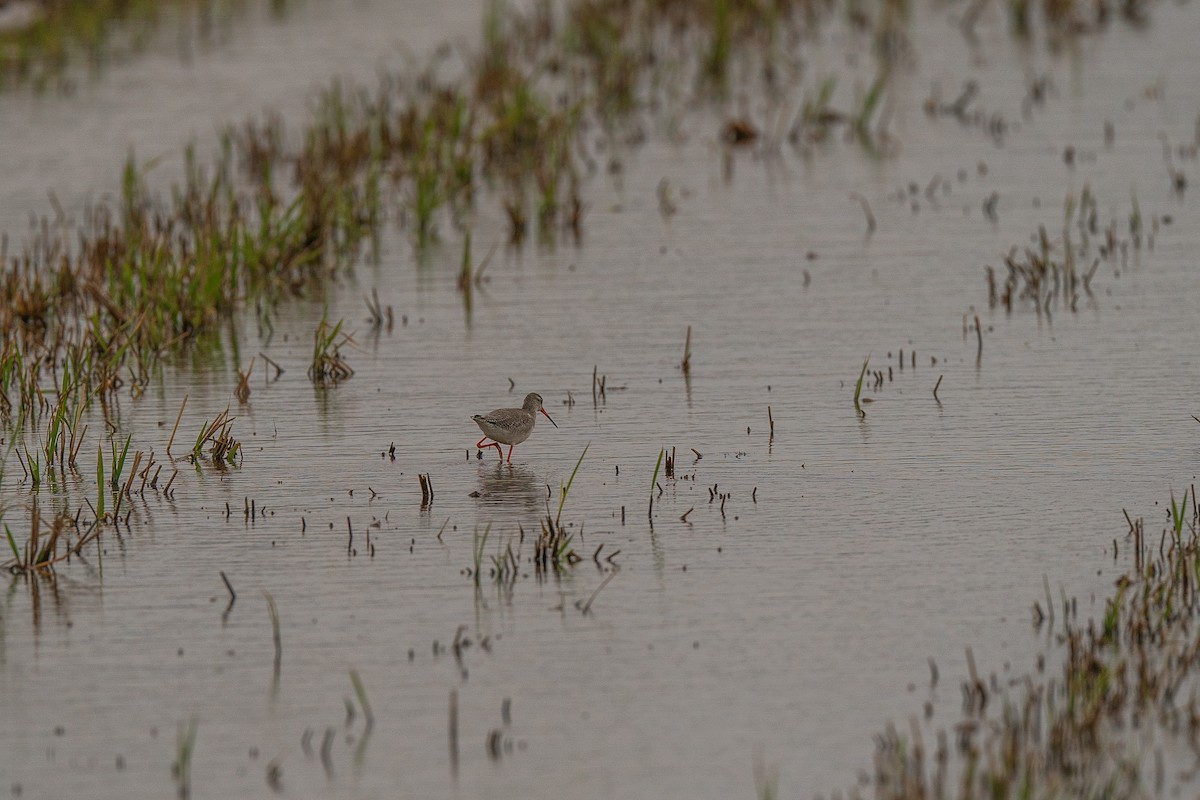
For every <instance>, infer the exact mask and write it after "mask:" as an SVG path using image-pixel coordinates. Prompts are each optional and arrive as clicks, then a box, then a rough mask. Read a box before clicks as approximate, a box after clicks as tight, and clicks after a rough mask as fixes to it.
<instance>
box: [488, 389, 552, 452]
mask: <svg viewBox="0 0 1200 800" xmlns="http://www.w3.org/2000/svg"><path fill="white" fill-rule="evenodd" d="M539 412H541V413H542V414H544V415H545V417H546V419H549V420H550V424H551V425H553V426H554V427H556V428H557V427H558V423H557V422H555V421H554V420H553V419H551V418H550V415H549V414H547V413H546V409H544V408H542V396H541V395H540V394H538V393H537V392H530V393H529V394H527V395H525V402H524V404H522V406H521V407H520V408H497V409H496V410H495V411H489V412H488V413H486V414H476V415H475V416H474V417H472V418H471V419H473V420H475V424H476V425H478V426H479V430H481V431H483V432H484V433H485V434H486V435H485V436H484V437H483V438H482V439H480V440H479V441H478V442H476V443H475V446H476V447H480V448H488V447H494V448H496V452H497V453H498V454H499V455H500V457H501V458H504V451H503V450H501V449H500V445H502V444H506V445H508V458H507V459H505V460H506V461H508V463H510V464H511V463H512V451H513V446H514V445H518V444H520V443H521V442H523V441H525V440H526V439H528V438H529V434H531V433H533V423H534V422H536V421H537V415H538V413H539ZM488 439H491V440H492V441H490V442H488V441H487V440H488ZM484 442H487V444H484Z"/></svg>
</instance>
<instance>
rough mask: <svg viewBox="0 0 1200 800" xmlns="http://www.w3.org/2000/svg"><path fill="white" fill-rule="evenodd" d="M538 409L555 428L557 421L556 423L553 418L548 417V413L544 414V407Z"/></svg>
mask: <svg viewBox="0 0 1200 800" xmlns="http://www.w3.org/2000/svg"><path fill="white" fill-rule="evenodd" d="M538 411H541V412H542V413H543V414H545V415H546V419H548V420H550V424H551V425H553V426H554V427H556V428H557V427H558V423H557V422H555V421H554V420H553V419H552V418H551V417H550V415H549V414H546V409H544V408H539V409H538Z"/></svg>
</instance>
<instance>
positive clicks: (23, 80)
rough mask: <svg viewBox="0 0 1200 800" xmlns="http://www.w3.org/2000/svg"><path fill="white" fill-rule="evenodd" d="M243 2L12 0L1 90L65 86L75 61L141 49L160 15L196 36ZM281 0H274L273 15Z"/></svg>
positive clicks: (91, 63) (2, 8) (6, 10)
mask: <svg viewBox="0 0 1200 800" xmlns="http://www.w3.org/2000/svg"><path fill="white" fill-rule="evenodd" d="M245 4H246V3H245V0H219V1H218V2H216V3H212V2H208V1H207V0H167V2H163V0H14V1H13V2H10V3H6V4H0V89H12V88H15V87H18V86H25V85H29V86H32V87H33V88H34V89H35V90H38V91H44V90H47V89H51V88H58V89H66V88H69V87H70V86H71V84H72V81H73V78H72V76H73V75H74V74H75V72H77V71H78V70H77V69H76V68H77V66H78V65H79V64H86V65H87V67H88V68H89V69H90V70H91V71H92V72H95V71H98V70H99V69H100V68H101V67H102V66H103V65H104V64H105V63H107V62H108V61H110V60H112V59H113V58H117V57H120V56H121V54H123V53H135V52H138V51H140V50H142V49H143V48H144V47H145V46H146V44H147V43H148V42H149V40H150V39H151V38H152V36H153V35H154V33H155V31H156V30H157V29H158V27H159V26H160V25H161V24H162V23H163V21H164V19H166V18H168V17H170V16H171V15H179V17H180V19H181V22H182V23H184V24H187V25H188V26H189V27H190V26H191V25H193V24H194V25H195V29H196V34H197V35H198V36H201V37H202V36H205V35H207V34H208V33H209V32H210V30H211V29H212V28H213V27H214V24H215V22H216V19H217V18H219V17H223V16H229V14H230V13H231V12H232V11H234V10H236V9H238V8H240V7H241V6H244V5H245ZM285 6H286V0H282V1H281V0H274V2H273V5H272V7H273V9H275V11H276V13H279V12H281V11H283V10H284V8H285Z"/></svg>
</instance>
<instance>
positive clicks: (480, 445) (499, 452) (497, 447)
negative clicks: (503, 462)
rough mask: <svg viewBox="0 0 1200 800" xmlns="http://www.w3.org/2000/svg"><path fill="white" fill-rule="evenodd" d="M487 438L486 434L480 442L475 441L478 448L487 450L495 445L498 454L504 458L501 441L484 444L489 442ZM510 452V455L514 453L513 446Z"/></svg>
mask: <svg viewBox="0 0 1200 800" xmlns="http://www.w3.org/2000/svg"><path fill="white" fill-rule="evenodd" d="M487 439H488V437H486V436H485V437H483V438H482V439H480V440H479V441H478V442H476V443H475V447H476V449H482V450H486V449H487V448H489V447H494V448H496V455H498V456H500V458H504V451H503V450H502V449H500V443H499V442H488V443H487V444H484V442H487ZM508 454H509V456H511V455H512V448H511V447H510V448H509V450H508Z"/></svg>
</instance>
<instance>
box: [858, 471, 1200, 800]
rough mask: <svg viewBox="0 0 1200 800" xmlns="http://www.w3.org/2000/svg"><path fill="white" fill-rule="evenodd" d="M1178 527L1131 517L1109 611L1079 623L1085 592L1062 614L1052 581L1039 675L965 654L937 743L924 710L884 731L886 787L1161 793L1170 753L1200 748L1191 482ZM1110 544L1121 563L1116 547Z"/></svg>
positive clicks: (1177, 508)
mask: <svg viewBox="0 0 1200 800" xmlns="http://www.w3.org/2000/svg"><path fill="white" fill-rule="evenodd" d="M1126 518H1127V519H1129V517H1128V515H1126ZM1168 523H1169V524H1168V526H1167V527H1165V528H1164V529H1163V530H1162V531H1161V533H1160V535H1158V536H1154V535H1150V534H1148V533H1147V531H1146V527H1145V523H1144V521H1143V520H1142V519H1141V518H1137V519H1129V531H1128V533H1127V534H1126V536H1125V544H1124V546H1123V547H1121V548H1120V549H1121V550H1122V551H1123V552H1124V553H1125V557H1126V560H1127V561H1128V562H1129V563H1128V564H1127V567H1126V569H1125V571H1124V572H1123V573H1122V574H1121V575H1120V576H1119V577H1118V578H1117V579H1116V581H1115V584H1114V585H1115V587H1116V588H1115V593H1114V594H1113V595H1112V596H1111V597H1108V598H1106V599H1104V601H1103V602H1104V613H1103V616H1102V618H1100V619H1094V618H1089V619H1088V620H1087V622H1086V623H1082V622H1081V621H1080V619H1079V616H1078V613H1077V607H1076V602H1075V600H1074V599H1072V600H1069V601H1068V600H1067V599H1066V598H1065V597H1064V598H1063V599H1062V602H1061V605H1060V606H1059V608H1058V611H1057V614H1056V611H1055V604H1054V603H1053V601H1052V600H1051V598H1050V597H1049V589H1048V588H1047V597H1046V606H1045V607H1044V608H1043V607H1042V605H1041V604H1040V603H1037V602H1035V603H1034V605H1033V623H1034V627H1035V628H1036V629H1037V630H1038V631H1039V632H1044V634H1045V635H1046V637H1047V642H1048V643H1049V644H1050V645H1051V650H1050V652H1049V653H1043V654H1041V655H1039V656H1038V659H1037V669H1036V670H1035V671H1034V672H1031V673H1029V674H1027V675H1024V676H1023V677H1020V678H1016V679H1011V680H1010V679H1006V680H1004V681H1003V682H1001V681H1000V680H999V679H997V677H996V675H995V674H993V675H992V676H991V677H990V679H988V680H986V681H985V680H984V679H983V678H982V677H981V676H980V675H979V674H977V672H976V669H975V665H974V660H973V658H972V657H971V654H970V652H969V651H968V654H967V659H968V662H967V663H968V667H969V669H970V674H969V677H968V679H967V680H964V681H963V683H962V698H963V705H962V719H961V720H960V721H959V722H957V723H955V724H954V725H953V726H952V728H953V730H948V729H946V728H945V727H942V729H940V730H939V731H938V732H937V737H936V745H933V746H930V747H927V746H926V743H925V742H924V740H923V737H922V734H921V726H920V724H919V723H918V722H917V720H916V719H915V718H914V719H913V720H912V724H911V726H910V731H909V733H908V735H905V734H903V733H901V732H900V731H898V730H896V728H895V727H893V726H889V727H888V728H887V730H886V731H885V732H883V733H882V734H880V735H878V736H877V737H876V753H875V775H874V784H875V790H876V796H877V797H880V798H894V799H895V800H917V799H918V798H928V797H962V798H966V797H978V796H988V797H1093V796H1094V797H1111V798H1134V797H1148V796H1151V795H1161V794H1163V792H1164V785H1163V784H1164V781H1165V775H1164V758H1167V759H1169V761H1168V762H1167V763H1170V764H1176V765H1181V764H1184V763H1190V762H1194V761H1195V759H1196V757H1197V755H1200V705H1198V703H1200V701H1198V699H1197V687H1198V686H1200V683H1198V680H1197V679H1198V677H1200V650H1198V649H1197V646H1196V637H1195V633H1194V628H1195V625H1196V623H1197V618H1198V616H1200V601H1198V597H1200V595H1198V594H1197V587H1198V586H1200V513H1198V512H1197V505H1196V498H1195V496H1194V490H1193V497H1192V500H1191V503H1190V506H1189V503H1188V498H1187V493H1186V492H1185V493H1184V496H1183V499H1182V501H1179V502H1177V501H1176V499H1175V497H1174V494H1172V496H1171V498H1170V515H1169V516H1168ZM1112 546H1113V557H1114V559H1115V558H1116V557H1117V552H1118V543H1117V542H1116V541H1115V540H1114V541H1113V545H1112ZM1048 663H1049V664H1058V667H1057V669H1056V668H1054V667H1052V666H1047V664H1048ZM931 669H932V670H933V683H935V684H936V682H937V671H936V666H932V665H931ZM927 716H928V714H927ZM1165 754H1169V755H1165ZM1173 772H1174V771H1173ZM1186 777H1187V775H1186V773H1179V779H1180V780H1181V781H1186ZM1177 788H1178V787H1176V789H1177Z"/></svg>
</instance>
